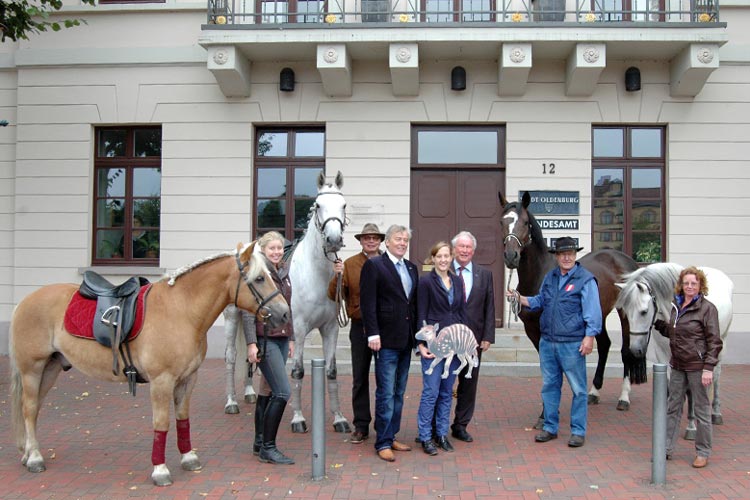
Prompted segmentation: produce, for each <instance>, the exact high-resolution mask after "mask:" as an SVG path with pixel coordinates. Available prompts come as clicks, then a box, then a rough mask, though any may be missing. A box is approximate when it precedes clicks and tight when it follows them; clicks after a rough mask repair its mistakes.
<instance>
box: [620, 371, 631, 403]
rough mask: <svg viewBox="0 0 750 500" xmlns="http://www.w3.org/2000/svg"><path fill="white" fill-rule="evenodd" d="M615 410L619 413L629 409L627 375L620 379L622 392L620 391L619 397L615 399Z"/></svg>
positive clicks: (628, 380)
mask: <svg viewBox="0 0 750 500" xmlns="http://www.w3.org/2000/svg"><path fill="white" fill-rule="evenodd" d="M617 409H618V410H620V411H628V410H629V409H630V377H628V376H627V375H625V376H624V377H623V378H622V390H621V391H620V397H619V398H617Z"/></svg>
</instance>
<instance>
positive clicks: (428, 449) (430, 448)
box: [422, 439, 438, 457]
mask: <svg viewBox="0 0 750 500" xmlns="http://www.w3.org/2000/svg"><path fill="white" fill-rule="evenodd" d="M422 450H423V451H424V452H425V453H427V454H428V455H430V456H431V457H433V456H435V455H437V454H438V451H437V447H436V446H435V443H434V442H433V441H432V439H429V440H427V441H422Z"/></svg>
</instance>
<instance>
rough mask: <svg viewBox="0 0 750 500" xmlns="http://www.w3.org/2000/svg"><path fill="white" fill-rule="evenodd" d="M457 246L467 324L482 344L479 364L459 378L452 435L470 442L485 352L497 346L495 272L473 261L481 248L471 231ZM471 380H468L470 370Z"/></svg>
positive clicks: (459, 237)
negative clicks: (492, 345)
mask: <svg viewBox="0 0 750 500" xmlns="http://www.w3.org/2000/svg"><path fill="white" fill-rule="evenodd" d="M451 244H452V245H453V253H454V261H453V269H454V270H455V271H456V275H457V276H459V277H461V278H462V279H463V282H464V289H465V290H466V324H467V326H468V327H469V328H471V330H472V331H473V332H474V336H475V337H476V338H477V343H478V344H479V353H478V354H479V365H478V366H477V367H475V368H474V367H472V366H466V367H464V369H463V370H462V371H461V373H460V374H459V375H458V389H457V396H458V399H457V401H456V411H455V417H454V419H453V425H452V426H451V429H452V432H451V435H452V436H453V437H454V438H456V439H458V440H460V441H465V442H467V443H470V442H472V441H474V439H473V438H472V437H471V434H469V433H468V432H467V431H466V427H467V426H468V425H469V422H471V419H472V417H473V416H474V408H475V406H476V398H477V384H478V381H479V367H480V366H481V363H482V353H483V352H485V351H486V350H487V349H489V348H490V344H494V343H495V292H494V289H493V287H494V283H493V279H492V272H491V271H490V270H489V269H486V268H484V267H482V266H480V265H479V264H475V263H474V262H472V259H473V258H474V252H475V251H476V249H477V239H476V238H475V237H474V235H472V234H471V233H470V232H468V231H461V232H460V233H458V234H457V235H456V236H455V237H454V238H453V240H452V241H451ZM467 370H473V371H472V372H471V378H466V371H467Z"/></svg>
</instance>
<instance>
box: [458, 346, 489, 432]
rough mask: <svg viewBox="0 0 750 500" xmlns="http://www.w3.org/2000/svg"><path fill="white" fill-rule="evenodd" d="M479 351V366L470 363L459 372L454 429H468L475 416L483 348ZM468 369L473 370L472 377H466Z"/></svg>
mask: <svg viewBox="0 0 750 500" xmlns="http://www.w3.org/2000/svg"><path fill="white" fill-rule="evenodd" d="M477 350H478V351H479V364H478V365H477V367H476V368H475V367H473V366H471V364H468V365H466V366H464V369H463V370H461V373H459V374H458V388H457V389H456V396H457V399H456V410H455V415H454V417H453V426H452V427H453V429H456V428H461V429H466V426H468V425H469V422H471V419H472V418H473V417H474V408H475V407H476V402H477V387H478V382H479V368H480V367H481V366H482V350H481V349H477ZM468 370H472V372H471V378H466V373H467V372H468Z"/></svg>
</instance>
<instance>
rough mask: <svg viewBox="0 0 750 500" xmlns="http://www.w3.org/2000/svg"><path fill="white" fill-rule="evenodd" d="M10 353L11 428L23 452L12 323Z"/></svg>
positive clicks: (23, 430) (20, 391) (20, 388)
mask: <svg viewBox="0 0 750 500" xmlns="http://www.w3.org/2000/svg"><path fill="white" fill-rule="evenodd" d="M8 348H9V354H10V373H11V375H10V405H11V429H12V431H13V435H14V436H15V438H16V446H17V447H18V451H20V452H23V451H24V449H25V448H26V425H25V423H24V419H23V404H22V398H23V384H22V383H21V373H20V372H19V371H18V367H17V366H16V357H15V354H14V349H13V323H12V322H11V325H10V342H9V344H8Z"/></svg>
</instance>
